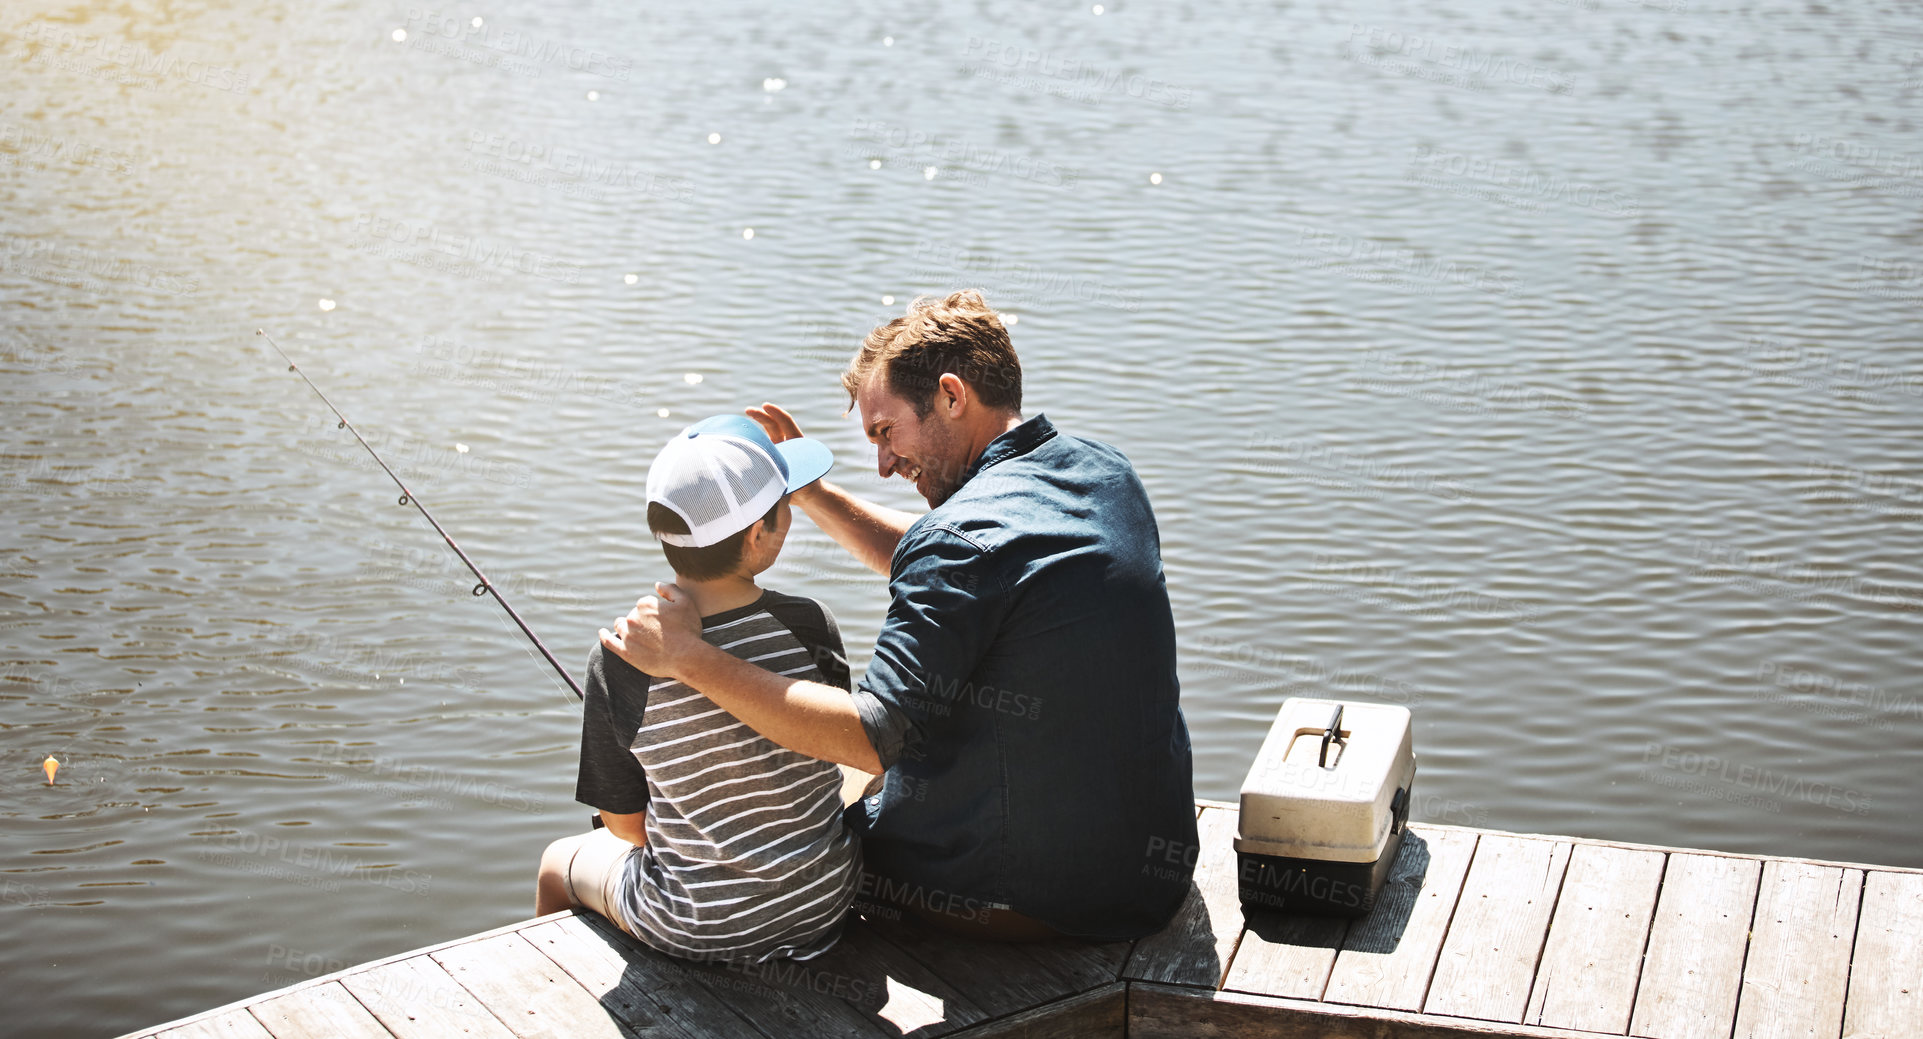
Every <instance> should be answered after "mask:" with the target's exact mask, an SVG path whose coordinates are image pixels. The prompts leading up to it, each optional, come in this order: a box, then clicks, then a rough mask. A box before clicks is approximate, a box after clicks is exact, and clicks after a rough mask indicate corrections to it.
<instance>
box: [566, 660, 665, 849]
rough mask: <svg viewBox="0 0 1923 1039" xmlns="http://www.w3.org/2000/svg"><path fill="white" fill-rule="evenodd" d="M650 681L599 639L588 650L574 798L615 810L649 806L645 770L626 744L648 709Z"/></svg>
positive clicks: (624, 812)
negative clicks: (586, 678) (615, 654)
mask: <svg viewBox="0 0 1923 1039" xmlns="http://www.w3.org/2000/svg"><path fill="white" fill-rule="evenodd" d="M651 683H652V679H650V678H649V677H648V676H647V675H645V674H642V673H641V672H639V671H636V670H635V669H634V667H633V666H632V665H630V664H629V663H628V662H627V661H625V660H622V659H621V658H620V657H617V656H614V655H613V654H610V653H607V652H606V651H605V650H604V649H603V648H602V647H601V646H599V645H596V646H595V647H594V652H593V653H590V654H589V655H588V680H587V684H586V686H585V688H584V690H583V691H584V692H585V693H586V697H585V700H584V702H583V703H582V705H581V771H580V773H579V775H578V776H577V777H576V778H575V781H574V799H575V800H576V801H579V802H581V803H582V804H584V805H588V806H589V807H592V808H599V809H601V810H602V811H604V812H613V813H615V814H617V815H628V814H632V813H634V812H639V811H643V810H645V809H646V808H647V807H648V800H649V796H648V773H647V770H646V769H644V768H642V767H641V762H640V761H639V760H638V759H636V758H635V756H634V752H633V751H632V750H630V749H628V748H629V747H630V746H632V745H633V743H634V734H635V731H636V730H637V729H638V728H639V727H640V721H641V715H642V714H643V713H645V712H646V711H647V706H648V686H649V685H650V684H651Z"/></svg>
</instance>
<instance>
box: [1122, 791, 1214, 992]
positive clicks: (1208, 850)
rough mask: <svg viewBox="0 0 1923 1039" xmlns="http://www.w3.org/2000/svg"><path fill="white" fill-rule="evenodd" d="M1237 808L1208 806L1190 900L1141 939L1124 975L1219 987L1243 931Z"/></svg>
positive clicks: (1198, 833) (1200, 831) (1200, 830)
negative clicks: (1238, 886)
mask: <svg viewBox="0 0 1923 1039" xmlns="http://www.w3.org/2000/svg"><path fill="white" fill-rule="evenodd" d="M1235 823H1236V813H1234V812H1231V811H1228V810H1225V809H1222V808H1204V809H1203V810H1202V815H1201V818H1199V819H1198V820H1196V824H1195V828H1196V839H1197V841H1198V842H1199V843H1200V845H1201V848H1200V851H1199V853H1198V855H1197V859H1196V864H1195V878H1194V880H1192V881H1191V882H1190V887H1189V894H1188V900H1187V901H1185V902H1183V903H1182V908H1181V909H1179V910H1177V911H1176V913H1175V919H1173V920H1171V921H1169V925H1168V926H1167V927H1165V928H1163V929H1162V930H1160V931H1157V932H1156V933H1154V934H1152V935H1149V936H1148V937H1147V938H1143V939H1142V940H1141V941H1138V942H1136V943H1135V951H1134V952H1133V953H1131V954H1130V955H1129V959H1128V964H1127V966H1126V967H1124V968H1123V970H1122V976H1123V977H1124V978H1128V979H1131V980H1139V981H1161V982H1167V983H1170V984H1176V985H1199V986H1202V987H1205V988H1211V989H1212V988H1217V987H1219V986H1220V985H1221V984H1222V975H1223V974H1224V972H1225V971H1226V969H1227V967H1228V964H1229V961H1230V960H1232V959H1234V956H1235V943H1236V940H1237V939H1238V938H1240V937H1241V936H1242V904H1241V900H1240V898H1239V896H1238V895H1237V893H1236V880H1235V843H1234V842H1235Z"/></svg>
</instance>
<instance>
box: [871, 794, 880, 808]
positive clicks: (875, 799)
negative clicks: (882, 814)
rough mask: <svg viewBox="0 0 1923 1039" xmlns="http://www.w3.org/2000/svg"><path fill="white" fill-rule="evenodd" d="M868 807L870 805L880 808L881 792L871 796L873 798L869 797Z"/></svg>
mask: <svg viewBox="0 0 1923 1039" xmlns="http://www.w3.org/2000/svg"><path fill="white" fill-rule="evenodd" d="M868 807H870V808H880V807H881V795H880V794H876V795H875V796H873V797H871V798H869V799H868Z"/></svg>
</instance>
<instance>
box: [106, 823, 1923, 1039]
mask: <svg viewBox="0 0 1923 1039" xmlns="http://www.w3.org/2000/svg"><path fill="white" fill-rule="evenodd" d="M1198 811H1199V812H1200V819H1199V824H1200V828H1201V839H1202V847H1203V848H1204V849H1206V854H1205V855H1204V856H1203V859H1202V861H1201V862H1200V863H1199V864H1198V866H1197V870H1196V874H1195V888H1194V889H1193V890H1192V891H1191V892H1190V894H1189V900H1188V902H1187V904H1185V905H1184V906H1183V908H1182V910H1181V912H1180V914H1179V915H1178V916H1177V917H1176V919H1175V921H1174V922H1173V923H1171V924H1170V926H1169V927H1168V928H1167V929H1166V930H1164V931H1163V932H1161V933H1160V934H1156V935H1154V936H1151V937H1149V938H1144V939H1142V940H1140V941H1137V942H1115V943H1107V944H1090V943H1071V942H1056V943H1046V944H1039V945H998V944H993V943H983V942H974V941H970V940H967V939H959V938H954V937H950V936H948V935H945V934H939V933H936V932H933V931H929V930H927V929H924V928H920V927H917V926H914V925H912V924H906V923H900V922H892V921H889V920H883V919H871V918H864V919H863V920H862V921H860V922H859V923H856V924H853V925H851V926H850V928H849V930H848V933H847V936H846V937H845V938H844V939H843V940H842V942H841V943H840V944H839V945H838V946H836V948H835V949H834V950H833V951H832V952H830V953H829V954H827V955H826V956H823V957H821V958H818V959H816V960H812V961H809V962H807V963H777V964H768V965H762V966H759V967H746V968H739V967H737V968H724V967H717V966H696V965H691V964H686V963H682V962H680V961H677V960H673V959H670V958H668V957H664V956H661V955H659V954H657V953H654V952H653V951H651V950H649V949H647V948H646V947H644V946H642V945H640V944H639V943H637V942H635V941H633V940H632V939H630V938H628V937H627V936H625V935H622V934H621V933H619V932H618V931H616V930H615V929H613V928H612V927H610V926H609V925H608V924H607V923H606V922H605V921H603V920H601V919H600V918H599V917H596V916H593V915H592V914H575V913H571V912H570V913H559V914H555V915H553V916H548V917H543V918H541V919H538V920H528V921H524V922H521V923H517V924H512V925H509V926H507V927H502V928H499V929H497V930H493V931H489V932H487V933H485V934H478V935H473V936H471V937H466V938H461V939H458V940H455V941H451V942H447V943H445V944H442V945H437V946H432V947H430V948H426V949H420V950H416V951H413V952H409V953H404V954H402V955H398V956H394V957H391V958H389V959H386V960H380V961H377V962H374V963H369V964H363V965H361V966H358V967H354V968H351V969H349V970H346V971H342V972H340V973H338V974H334V975H330V976H328V977H324V978H316V979H314V980H311V981H308V982H304V983H302V984H299V985H295V986H293V987H291V988H286V989H282V990H280V991H278V992H270V993H267V994H265V995H261V996H256V997H253V998H251V999H248V1000H244V1001H242V1002H239V1003H235V1004H232V1005H230V1006H226V1007H221V1008H218V1009H215V1010H210V1011H208V1012H206V1013H204V1014H199V1015H196V1016H194V1017H191V1018H186V1019H183V1020H181V1021H176V1022H172V1023H170V1024H166V1025H162V1026H159V1027H157V1028H152V1029H146V1030H143V1031H139V1032H135V1033H131V1034H130V1036H129V1039H133V1037H140V1039H149V1037H151V1039H202V1037H222V1039H269V1037H274V1039H317V1037H327V1039H335V1037H348V1039H358V1037H366V1039H389V1037H398V1039H430V1037H431V1039H442V1037H447V1036H457V1035H461V1036H471V1037H475V1039H516V1037H520V1039H535V1037H543V1039H545V1037H555V1039H561V1037H570V1039H571V1037H587V1039H595V1037H606V1039H617V1037H618V1039H632V1037H655V1036H659V1037H673V1039H709V1037H715V1036H749V1037H754V1036H765V1037H767V1039H790V1037H795V1036H811V1037H812V1036H832V1037H846V1039H876V1037H881V1036H891V1037H892V1036H903V1035H910V1036H916V1037H933V1036H956V1037H968V1039H984V1037H990V1036H993V1037H1016V1036H1020V1037H1025V1039H1066V1037H1071V1036H1074V1037H1082V1036H1098V1037H1121V1036H1129V1037H1135V1039H1177V1037H1182V1039H1187V1037H1194V1036H1204V1037H1206V1036H1219V1037H1234V1036H1280V1037H1309V1036H1315V1037H1323V1039H1365V1037H1366V1039H1390V1037H1396V1039H1403V1037H1407V1039H1443V1037H1452V1039H1453V1037H1483V1039H1487V1037H1490V1036H1525V1037H1541V1039H1552V1037H1555V1039H1573V1037H1593V1036H1596V1035H1633V1036H1652V1037H1658V1039H1712V1037H1713V1039H1731V1037H1732V1036H1733V1037H1736V1039H1773V1037H1790V1036H1796V1037H1799V1039H1807V1037H1818V1039H1842V1037H1848V1039H1915V1037H1918V1036H1923V870H1916V869H1902V868H1896V867H1884V866H1866V865H1856V864H1847V863H1823V862H1811V861H1806V860H1798V859H1782V858H1772V857H1762V856H1752V855H1735V854H1726V853H1722V852H1707V851H1690V850H1684V849H1674V848H1657V847H1648V846H1640V845H1625V844H1616V843H1611V842H1607V841H1595V840H1584V839H1577V838H1568V837H1545V836H1536V835H1519V834H1510V833H1499V832H1495V831H1489V830H1475V829H1467V828H1463V827H1454V826H1433V825H1423V824H1417V825H1415V826H1413V827H1411V837H1410V838H1409V839H1407V840H1405V841H1404V844H1403V850H1402V852H1401V854H1400V856H1399V857H1398V859H1397V862H1396V867H1395V870H1394V872H1393V873H1392V874H1391V876H1390V879H1389V884H1388V887H1387V888H1386V889H1385V890H1384V892H1383V895H1382V897H1381V899H1380V900H1379V901H1378V902H1377V905H1376V908H1375V911H1374V912H1373V913H1371V914H1370V915H1369V916H1367V917H1365V918H1363V919H1360V920H1355V921H1344V920H1332V919H1323V918H1312V917H1274V918H1262V917H1257V918H1251V919H1249V920H1245V919H1244V917H1243V914H1242V910H1241V907H1240V906H1239V905H1238V904H1237V901H1236V883H1235V856H1234V852H1233V850H1232V849H1231V845H1230V840H1231V838H1232V837H1233V836H1234V833H1235V819H1236V809H1235V806H1234V805H1225V804H1218V803H1215V802H1204V803H1203V804H1201V805H1199V806H1198Z"/></svg>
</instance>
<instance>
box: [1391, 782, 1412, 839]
mask: <svg viewBox="0 0 1923 1039" xmlns="http://www.w3.org/2000/svg"><path fill="white" fill-rule="evenodd" d="M1389 818H1390V820H1391V822H1390V823H1389V832H1390V833H1401V832H1402V831H1403V830H1405V829H1407V828H1408V825H1409V788H1408V787H1406V786H1400V787H1397V788H1396V795H1395V797H1393V798H1391V799H1390V801H1389Z"/></svg>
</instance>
